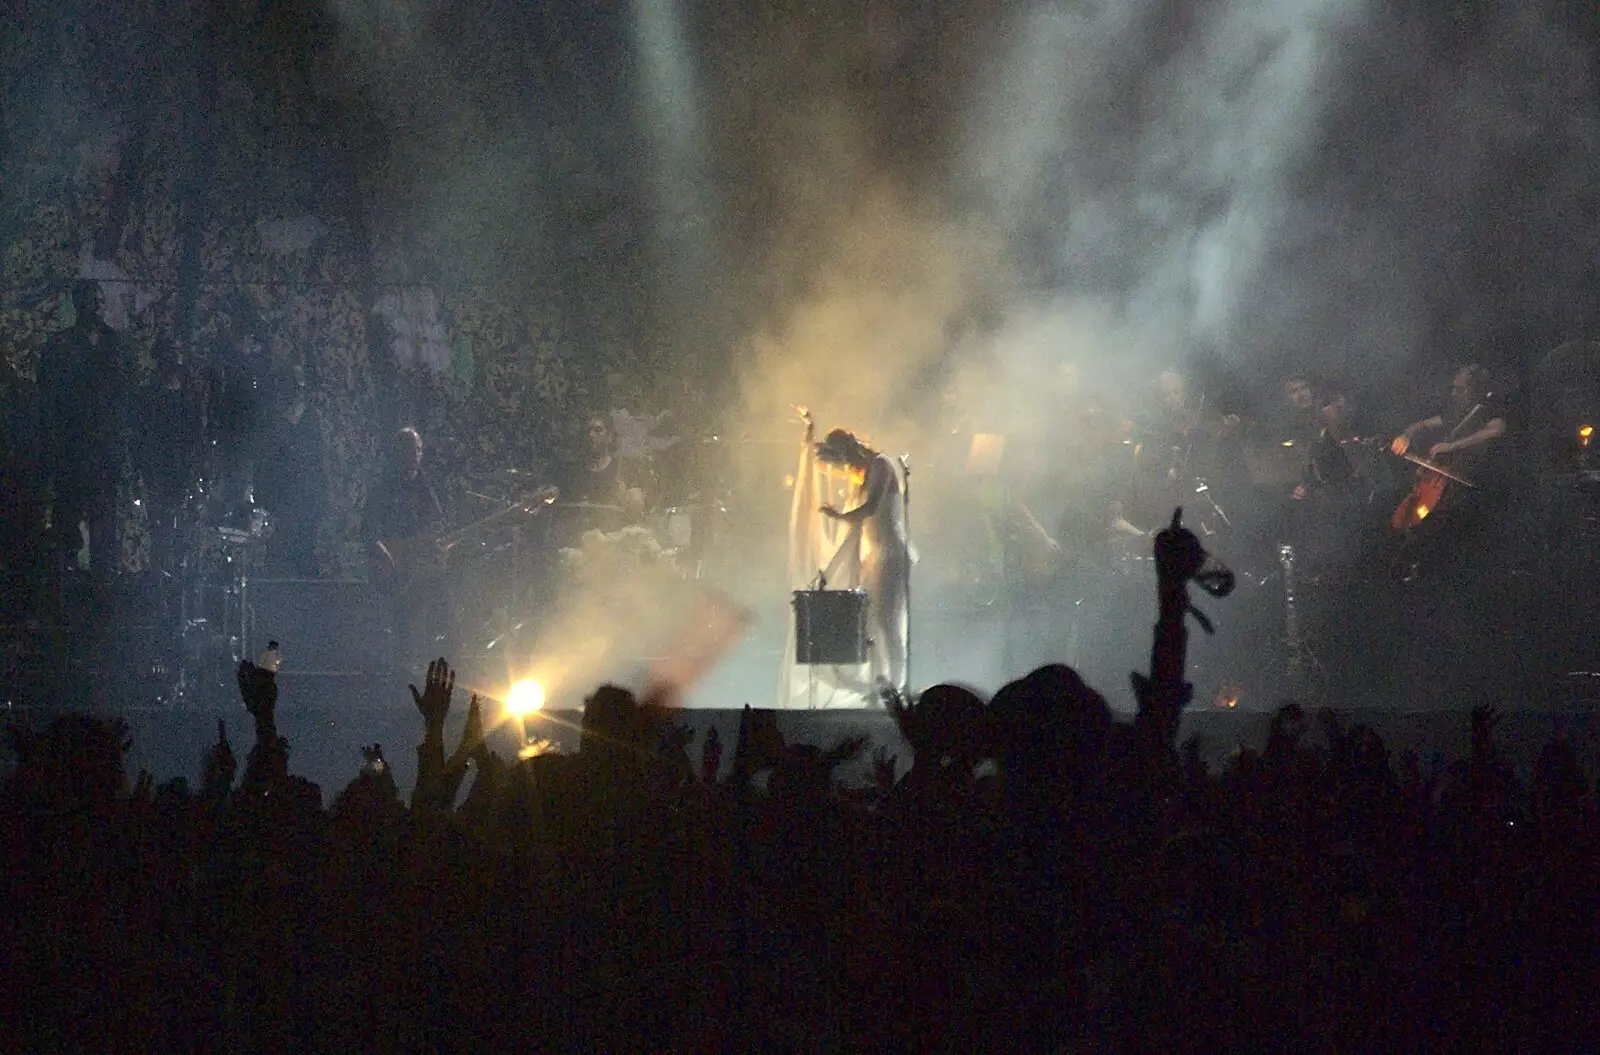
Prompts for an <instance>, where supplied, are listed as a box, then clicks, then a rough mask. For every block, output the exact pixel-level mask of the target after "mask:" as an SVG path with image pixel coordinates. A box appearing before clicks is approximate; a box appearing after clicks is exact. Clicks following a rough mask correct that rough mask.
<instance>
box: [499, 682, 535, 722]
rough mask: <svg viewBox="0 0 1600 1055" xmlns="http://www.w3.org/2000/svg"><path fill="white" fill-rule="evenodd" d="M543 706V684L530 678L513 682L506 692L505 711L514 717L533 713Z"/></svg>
mask: <svg viewBox="0 0 1600 1055" xmlns="http://www.w3.org/2000/svg"><path fill="white" fill-rule="evenodd" d="M543 708H544V686H543V685H540V684H539V683H538V682H537V681H534V680H533V679H532V678H524V679H522V680H521V681H518V682H514V683H513V684H512V686H511V691H510V692H508V693H506V713H507V714H509V715H511V716H512V717H514V718H521V717H524V716H525V715H529V714H533V713H534V712H535V711H538V710H542V709H543Z"/></svg>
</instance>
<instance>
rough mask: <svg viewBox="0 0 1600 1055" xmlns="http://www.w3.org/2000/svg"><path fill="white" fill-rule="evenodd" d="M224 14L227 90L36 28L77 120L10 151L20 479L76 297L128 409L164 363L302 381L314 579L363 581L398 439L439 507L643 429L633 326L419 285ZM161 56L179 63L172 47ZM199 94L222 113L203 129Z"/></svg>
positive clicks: (8, 281) (9, 308)
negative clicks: (88, 307) (626, 429)
mask: <svg viewBox="0 0 1600 1055" xmlns="http://www.w3.org/2000/svg"><path fill="white" fill-rule="evenodd" d="M41 10H43V8H41ZM174 10H178V8H174ZM217 10H218V11H220V12H222V13H221V14H219V15H217V16H216V17H217V18H218V19H219V20H220V21H219V23H218V27H217V32H218V34H219V38H220V39H221V40H222V47H223V49H224V52H225V53H226V54H227V55H229V56H230V57H229V58H228V59H227V60H226V61H219V62H218V63H217V65H216V70H215V72H214V74H208V73H207V70H206V69H205V68H204V65H203V64H198V63H197V64H196V65H197V66H198V67H199V68H198V70H195V69H190V68H189V67H187V66H184V65H182V64H181V63H180V64H179V66H178V67H177V68H178V69H179V70H180V72H179V73H171V72H167V73H164V74H162V75H160V76H157V75H154V74H152V72H151V70H152V69H154V68H158V67H160V66H161V64H160V63H154V62H146V63H144V64H141V65H133V64H129V63H127V62H121V63H118V62H102V61H99V56H101V55H103V54H112V53H116V54H120V53H121V48H122V46H123V44H124V43H125V42H124V41H121V40H118V39H115V37H114V35H113V36H112V37H110V38H108V39H106V40H99V41H96V40H83V39H80V38H79V37H76V36H73V35H72V33H71V32H70V27H69V29H67V30H64V29H63V28H62V26H61V24H56V23H51V22H50V21H49V20H48V19H45V20H43V21H41V23H40V28H37V29H36V30H35V34H36V37H37V39H36V40H35V41H34V43H35V44H36V45H37V46H38V47H39V48H40V49H42V50H43V51H44V52H45V53H48V54H49V55H51V56H52V57H53V58H52V61H51V62H50V63H49V64H48V68H49V70H50V71H51V77H52V78H53V79H52V80H51V82H50V84H49V86H48V88H49V90H48V91H47V92H45V91H43V90H42V89H41V95H42V96H48V97H49V99H51V100H53V105H54V106H55V110H53V111H51V112H52V113H57V114H58V116H59V115H65V114H71V115H76V116H74V117H73V118H72V119H71V120H67V119H66V118H61V119H60V120H53V119H50V118H49V115H48V114H46V115H45V116H43V117H41V116H39V114H40V113H43V107H42V104H41V110H40V111H38V112H36V113H35V115H34V116H35V117H36V118H37V119H36V120H34V121H32V122H31V123H29V122H27V121H24V120H21V119H20V118H16V117H15V115H14V117H13V119H10V120H9V122H8V123H7V124H6V126H5V128H4V132H5V135H4V138H3V139H0V148H3V149H4V151H5V156H6V157H8V158H13V159H14V158H19V157H26V158H28V159H29V166H28V167H27V169H26V170H25V171H24V170H23V169H21V168H13V172H16V173H19V174H20V175H21V176H22V178H19V179H9V180H8V181H7V186H6V188H5V191H4V195H5V200H4V210H3V213H0V250H3V254H4V256H3V271H0V356H3V371H0V410H3V411H4V420H5V423H6V425H7V428H6V429H5V432H6V437H5V438H6V440H7V444H6V446H7V448H8V451H9V456H10V457H11V458H13V459H14V461H15V464H19V465H27V464H28V463H29V462H30V459H31V458H33V456H34V455H35V454H36V451H34V450H33V449H32V447H31V444H32V437H33V436H34V435H36V432H37V402H38V401H37V398H36V396H37V392H36V387H35V385H36V379H37V376H38V358H39V354H40V351H41V349H42V347H43V346H44V344H45V342H46V341H47V340H48V338H49V337H50V335H51V334H52V333H54V332H56V331H57V330H59V329H61V328H63V327H65V326H68V325H70V324H71V321H72V315H73V313H72V308H71V305H70V300H69V298H68V291H69V289H70V287H71V284H72V282H73V281H74V279H76V278H79V277H92V278H97V279H100V280H101V281H102V289H104V290H105V291H106V292H107V293H108V295H109V300H110V302H111V307H110V310H109V311H108V321H110V322H111V323H112V324H113V325H114V326H115V328H117V329H118V330H119V331H120V332H121V334H122V337H123V347H124V349H125V359H124V364H123V365H124V370H125V373H126V378H127V381H128V383H129V385H130V387H131V388H132V389H133V391H134V393H135V395H136V396H137V393H138V392H139V391H140V390H141V389H144V388H146V386H149V385H150V384H152V382H153V380H154V377H155V370H156V367H157V359H158V354H159V353H160V352H161V351H162V350H163V349H170V350H174V351H175V352H176V354H177V355H178V356H181V357H182V359H183V364H184V365H183V370H184V371H185V372H186V373H187V374H188V375H189V376H190V377H191V378H196V379H197V378H201V377H204V376H207V375H208V374H209V373H210V372H211V371H213V369H214V368H218V367H221V368H224V369H227V370H230V371H246V372H250V371H260V372H268V371H272V370H282V369H285V368H287V369H292V370H294V371H295V372H297V373H299V374H300V375H301V376H303V378H304V380H305V384H306V391H307V395H308V402H309V404H310V406H311V407H313V408H314V410H315V411H316V417H317V419H319V420H320V422H321V427H322V428H323V430H324V440H325V442H326V445H327V449H328V451H329V455H330V457H329V473H328V494H327V495H326V503H325V508H326V511H327V515H326V517H325V519H324V522H323V523H322V524H321V525H320V527H319V530H318V545H317V553H318V564H319V567H320V570H321V572H322V573H323V574H325V575H349V574H353V573H356V572H357V571H358V569H359V567H360V556H359V548H358V547H357V546H356V545H355V543H354V541H353V540H354V539H355V538H356V537H357V530H358V527H359V517H360V510H361V506H362V502H363V500H364V497H365V492H366V488H367V486H368V482H369V481H370V480H371V479H372V478H373V477H374V475H375V473H376V471H377V461H376V458H377V450H378V446H379V443H380V440H381V438H382V437H383V436H386V435H387V434H388V433H389V432H390V431H391V430H392V429H393V428H395V427H397V426H398V425H401V424H406V423H411V424H415V425H416V426H417V427H418V428H419V429H420V430H421V431H422V432H423V434H424V436H425V437H426V439H427V442H428V447H429V457H430V460H431V462H432V464H433V466H434V471H435V473H436V475H437V477H438V478H439V480H440V481H441V482H442V483H444V484H446V486H445V488H444V489H445V490H446V492H447V493H446V494H445V495H442V496H441V497H443V498H444V499H445V500H446V504H447V505H450V504H452V503H460V501H461V496H462V493H463V492H464V491H465V490H467V489H469V488H475V487H478V486H481V482H482V481H484V480H486V479H489V478H491V477H493V475H494V474H495V473H496V472H497V471H499V470H501V469H505V468H512V467H515V468H521V469H528V470H531V471H534V472H543V471H547V470H549V469H550V468H551V467H552V465H553V464H554V463H555V462H557V461H559V460H561V459H562V458H563V457H564V455H565V454H566V453H567V452H568V451H570V450H571V449H572V445H573V443H575V441H576V435H577V430H578V427H579V418H580V417H581V412H582V409H583V408H586V407H590V406H612V405H630V404H631V405H633V406H635V407H643V408H644V409H649V407H648V405H647V404H648V400H649V398H650V395H651V393H656V392H660V391H664V390H665V389H664V388H663V387H662V385H661V384H659V383H658V381H659V380H660V379H659V378H657V377H656V376H655V375H656V368H657V366H658V365H659V364H654V363H651V362H649V361H648V359H647V357H645V356H643V355H642V354H640V352H639V348H640V345H641V343H642V342H640V341H639V340H638V339H637V323H636V322H634V321H630V320H629V319H610V318H606V317H605V316H604V315H597V314H596V312H595V311H594V310H593V308H592V304H591V303H590V302H588V301H582V300H579V299H577V298H575V297H574V296H573V295H572V294H571V293H570V292H569V291H568V290H565V289H563V288H562V286H561V285H560V284H556V283H548V284H546V285H544V286H541V285H539V284H538V283H533V290H532V292H530V291H529V290H528V289H527V288H523V289H521V290H519V291H518V292H516V293H515V295H512V294H510V293H507V292H504V291H490V290H487V289H475V288H471V287H460V286H455V285H452V284H450V281H449V280H450V278H451V276H450V275H448V274H439V273H429V271H428V268H425V267H423V266H421V265H419V264H418V263H417V261H416V260H415V259H412V258H411V257H409V256H408V252H407V249H406V248H405V247H406V245H407V238H406V237H405V233H404V231H403V230H396V229H390V228H388V227H386V225H385V222H384V221H382V220H374V219H373V217H374V216H382V215H384V214H385V213H384V208H383V206H384V203H385V202H386V201H387V200H389V199H388V198H386V194H387V193H388V189H387V188H386V187H385V185H384V182H385V179H386V178H388V176H387V174H386V173H385V172H383V171H382V170H381V167H380V168H379V169H378V171H376V172H374V171H371V170H367V171H358V167H357V166H353V165H352V164H351V163H350V159H349V156H348V150H347V149H346V146H347V144H345V143H344V140H345V139H347V138H348V132H349V127H350V126H349V125H348V123H342V119H341V117H340V115H339V114H338V113H337V107H336V106H335V105H334V104H332V103H330V102H329V101H328V100H326V99H321V98H318V96H317V93H316V92H315V91H313V90H312V86H311V85H309V83H308V82H307V81H306V73H305V71H304V70H303V69H299V68H297V67H296V66H295V64H294V63H289V62H282V61H280V59H281V56H278V55H275V54H273V53H272V52H271V50H270V49H267V50H262V49H256V50H255V51H252V49H250V48H248V47H243V46H236V45H240V41H242V40H243V39H244V37H243V36H239V37H238V39H232V38H230V37H229V34H230V33H232V34H236V35H239V34H244V32H245V29H246V28H247V27H246V25H245V23H244V22H238V23H237V24H235V23H230V22H229V21H228V18H229V17H230V15H229V12H230V11H233V9H232V8H228V7H222V8H218V9H217ZM52 33H53V34H55V35H54V36H52ZM168 44H169V45H170V47H171V48H173V49H175V50H173V51H172V52H171V54H172V55H174V56H178V55H182V54H183V52H182V48H181V40H180V41H178V42H176V43H174V42H168ZM18 54H19V52H8V53H6V54H5V55H3V56H0V59H4V60H6V61H12V60H16V61H20V60H18V59H17V55H18ZM183 71H187V72H183ZM7 72H8V73H9V74H10V75H11V76H13V77H20V76H24V75H27V72H28V71H27V68H26V67H25V64H24V65H23V66H17V65H15V63H14V65H13V68H12V69H11V70H9V71H7ZM208 76H214V83H213V82H212V81H210V80H207V77H208ZM208 96H209V97H210V98H212V99H214V100H215V103H216V105H214V106H210V107H208V108H204V109H203V110H202V111H197V110H196V108H195V106H194V102H195V100H196V99H200V98H205V97H208ZM287 114H292V115H294V116H293V118H292V119H290V118H287V117H286V116H285V115H287ZM208 115H209V116H208ZM434 266H435V267H436V268H437V265H434ZM580 331H581V336H580ZM124 475H125V481H124V487H123V491H124V496H123V497H124V499H125V502H124V509H125V510H126V511H127V518H126V521H125V530H124V536H125V547H124V564H125V566H126V567H128V568H129V569H131V570H137V569H139V568H141V567H143V566H145V564H146V562H147V561H148V539H147V535H148V532H147V530H146V526H145V525H144V524H143V523H142V520H141V514H140V512H139V510H140V509H141V506H140V504H139V503H138V502H137V501H136V500H137V499H138V497H139V495H140V492H141V488H142V486H143V484H142V481H141V480H140V479H139V478H138V474H137V472H136V471H134V468H133V466H132V464H131V463H130V464H129V466H128V471H127V472H126V473H125V474H124Z"/></svg>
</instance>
